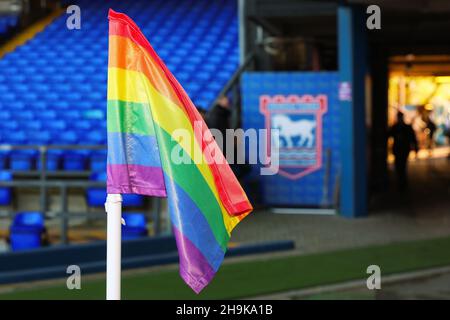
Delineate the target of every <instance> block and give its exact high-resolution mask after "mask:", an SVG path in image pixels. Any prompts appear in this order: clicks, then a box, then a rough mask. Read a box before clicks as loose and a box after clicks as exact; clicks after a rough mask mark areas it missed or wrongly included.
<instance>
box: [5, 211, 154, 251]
mask: <svg viewBox="0 0 450 320" xmlns="http://www.w3.org/2000/svg"><path fill="white" fill-rule="evenodd" d="M122 216H123V219H124V220H125V225H123V226H122V239H123V240H129V239H137V238H140V237H145V236H147V234H148V230H147V219H146V217H145V215H144V214H143V213H124V214H123V215H122ZM45 236H46V229H45V220H44V215H43V214H42V213H41V212H34V211H31V212H20V213H18V214H16V215H15V217H14V220H13V222H12V223H11V226H10V228H9V241H10V246H11V250H12V251H23V250H31V249H36V248H39V247H41V246H42V245H43V244H44V242H45Z"/></svg>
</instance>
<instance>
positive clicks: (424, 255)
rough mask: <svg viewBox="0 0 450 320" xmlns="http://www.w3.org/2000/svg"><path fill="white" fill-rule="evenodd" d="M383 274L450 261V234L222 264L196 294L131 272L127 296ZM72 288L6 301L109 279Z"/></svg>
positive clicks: (73, 293)
mask: <svg viewBox="0 0 450 320" xmlns="http://www.w3.org/2000/svg"><path fill="white" fill-rule="evenodd" d="M372 264H376V265H378V266H380V268H381V273H382V275H383V274H384V275H385V274H392V273H398V272H406V271H412V270H418V269H425V268H431V267H437V266H443V265H450V237H447V238H439V239H433V240H422V241H413V242H402V243H395V244H389V245H379V246H371V247H366V248H356V249H348V250H340V251H334V252H328V253H319V254H310V255H300V256H289V257H278V258H271V259H265V260H261V259H255V260H252V261H245V262H243V261H241V262H234V263H228V264H225V265H223V266H222V268H221V269H220V271H219V272H218V274H217V276H216V277H215V279H214V280H213V281H212V283H211V284H210V285H209V286H208V287H207V288H206V289H205V290H204V291H203V292H202V293H201V294H200V295H195V294H194V293H193V292H192V291H191V290H190V289H189V288H188V287H187V286H186V285H185V284H184V282H183V281H182V280H181V278H180V277H179V275H178V271H177V270H168V271H150V272H148V273H145V274H142V273H139V274H128V275H125V276H124V277H123V279H122V298H123V299H226V298H242V297H251V296H257V295H262V294H268V293H274V292H281V291H286V290H293V289H301V288H307V287H312V286H318V285H325V284H331V283H338V282H342V281H348V280H354V279H363V278H366V277H367V274H366V269H367V267H368V266H369V265H372ZM81 286H82V289H81V290H68V289H67V288H66V283H65V279H62V280H61V281H60V282H59V283H58V282H57V283H53V284H52V286H50V287H43V286H41V287H37V288H33V289H22V290H20V291H19V290H18V291H13V292H9V293H4V294H0V299H104V297H105V279H104V278H98V279H95V280H83V278H82V284H81Z"/></svg>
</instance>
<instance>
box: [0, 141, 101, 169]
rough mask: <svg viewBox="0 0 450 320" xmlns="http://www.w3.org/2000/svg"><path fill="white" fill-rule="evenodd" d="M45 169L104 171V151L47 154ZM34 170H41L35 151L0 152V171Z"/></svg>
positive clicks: (38, 157)
mask: <svg viewBox="0 0 450 320" xmlns="http://www.w3.org/2000/svg"><path fill="white" fill-rule="evenodd" d="M90 144H93V143H90ZM46 157H47V161H46V169H47V170H48V171H56V170H67V171H84V170H90V171H95V172H99V171H105V170H106V150H96V151H88V150H71V151H68V150H57V149H51V150H49V151H48V152H47V155H46ZM8 169H9V170H18V171H26V170H36V169H42V165H41V158H40V154H39V152H38V151H37V150H13V151H0V170H8Z"/></svg>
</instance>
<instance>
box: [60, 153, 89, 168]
mask: <svg viewBox="0 0 450 320" xmlns="http://www.w3.org/2000/svg"><path fill="white" fill-rule="evenodd" d="M86 160H87V152H86V151H84V150H74V151H66V152H64V155H63V169H64V170H71V171H82V170H85V169H86Z"/></svg>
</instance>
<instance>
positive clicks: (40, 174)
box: [0, 145, 161, 244]
mask: <svg viewBox="0 0 450 320" xmlns="http://www.w3.org/2000/svg"><path fill="white" fill-rule="evenodd" d="M51 149H54V150H104V149H106V146H105V145H48V146H47V145H46V146H44V145H0V150H3V151H5V150H6V151H12V150H38V151H39V159H40V165H41V169H40V170H29V171H16V170H9V171H10V172H11V173H12V174H13V176H15V177H17V176H21V177H26V178H27V179H14V180H12V181H0V187H12V188H30V187H31V188H39V190H40V196H39V197H40V206H39V207H40V211H41V212H42V213H43V214H44V215H45V217H46V218H48V217H50V216H51V217H56V218H60V219H61V243H63V244H67V243H68V237H67V233H68V225H69V218H71V217H72V218H75V217H86V218H87V217H89V218H105V217H106V216H105V213H101V212H74V211H69V208H68V192H67V191H68V189H69V188H82V189H86V188H89V187H106V183H105V182H103V181H89V180H83V178H85V179H86V178H88V177H89V176H90V174H91V171H89V170H84V171H66V170H57V171H48V170H47V151H48V150H51ZM33 177H35V179H30V178H33ZM36 178H37V179H36ZM63 178H72V179H63ZM50 188H53V189H54V188H58V189H59V196H60V209H59V210H58V211H56V212H55V211H49V210H48V190H49V189H50ZM160 209H161V203H160V201H159V200H158V201H156V210H155V212H154V220H155V221H154V222H155V223H154V233H155V234H160V232H161V230H160V229H161V228H160V218H159V214H160V211H161V210H160ZM14 213H15V211H13V210H2V211H0V217H10V218H12V217H13V215H14Z"/></svg>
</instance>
